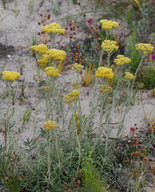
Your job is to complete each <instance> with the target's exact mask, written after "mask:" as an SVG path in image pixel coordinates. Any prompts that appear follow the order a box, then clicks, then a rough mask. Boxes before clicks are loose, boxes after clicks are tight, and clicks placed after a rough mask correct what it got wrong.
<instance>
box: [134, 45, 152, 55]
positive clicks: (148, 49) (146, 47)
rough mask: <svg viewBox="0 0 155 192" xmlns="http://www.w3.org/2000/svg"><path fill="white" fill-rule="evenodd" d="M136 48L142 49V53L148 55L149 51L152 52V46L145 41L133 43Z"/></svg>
mask: <svg viewBox="0 0 155 192" xmlns="http://www.w3.org/2000/svg"><path fill="white" fill-rule="evenodd" d="M135 46H136V49H138V50H141V51H143V53H144V55H148V54H149V52H152V51H153V49H154V47H153V46H152V45H151V44H147V43H138V44H136V45H135Z"/></svg>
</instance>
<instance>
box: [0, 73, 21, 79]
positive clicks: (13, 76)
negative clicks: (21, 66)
mask: <svg viewBox="0 0 155 192" xmlns="http://www.w3.org/2000/svg"><path fill="white" fill-rule="evenodd" d="M2 74H3V77H2V78H3V79H4V80H9V81H16V80H17V79H18V78H20V73H18V72H14V71H3V72H2Z"/></svg>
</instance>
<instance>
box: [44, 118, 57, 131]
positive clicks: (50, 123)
mask: <svg viewBox="0 0 155 192" xmlns="http://www.w3.org/2000/svg"><path fill="white" fill-rule="evenodd" d="M44 127H45V129H46V130H47V131H49V130H51V129H56V128H58V125H57V122H56V121H51V120H48V121H46V122H45V123H44Z"/></svg>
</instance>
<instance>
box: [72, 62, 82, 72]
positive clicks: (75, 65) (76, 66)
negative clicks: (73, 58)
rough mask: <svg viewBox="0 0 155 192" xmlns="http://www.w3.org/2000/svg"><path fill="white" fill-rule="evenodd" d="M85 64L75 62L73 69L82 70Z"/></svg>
mask: <svg viewBox="0 0 155 192" xmlns="http://www.w3.org/2000/svg"><path fill="white" fill-rule="evenodd" d="M83 68H84V66H83V65H81V64H78V63H74V65H73V67H72V70H74V71H81V69H83Z"/></svg>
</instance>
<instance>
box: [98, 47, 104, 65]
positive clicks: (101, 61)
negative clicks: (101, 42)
mask: <svg viewBox="0 0 155 192" xmlns="http://www.w3.org/2000/svg"><path fill="white" fill-rule="evenodd" d="M103 52H104V51H103V50H102V52H101V55H100V60H99V64H98V67H101V62H102V57H103Z"/></svg>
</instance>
